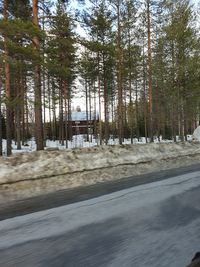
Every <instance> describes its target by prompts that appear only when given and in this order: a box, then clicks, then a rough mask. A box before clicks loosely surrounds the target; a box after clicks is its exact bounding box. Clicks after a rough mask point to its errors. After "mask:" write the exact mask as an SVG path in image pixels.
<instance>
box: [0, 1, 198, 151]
mask: <svg viewBox="0 0 200 267" xmlns="http://www.w3.org/2000/svg"><path fill="white" fill-rule="evenodd" d="M199 4H200V3H198V1H192V0H191V1H189V0H85V1H78V0H77V1H75V0H72V1H65V0H56V1H52V0H0V155H2V143H3V139H6V149H7V155H8V156H9V155H11V154H12V140H14V141H15V142H16V144H17V149H19V150H20V149H21V146H22V145H23V144H25V143H26V141H27V140H28V139H30V138H34V140H35V141H36V146H37V150H43V149H44V148H45V144H46V140H47V139H50V140H59V142H60V143H61V144H62V145H63V146H66V147H67V144H68V142H67V140H71V139H72V137H73V130H72V120H71V114H72V110H73V105H72V101H73V100H74V99H78V98H81V99H82V101H84V103H85V105H84V106H85V107H84V109H85V111H86V114H87V125H88V132H87V138H90V131H89V130H90V121H91V116H90V114H91V113H93V114H96V115H95V116H96V119H95V125H94V126H95V127H94V129H93V133H92V134H93V135H94V136H96V138H98V140H99V144H108V140H109V139H110V138H117V139H118V140H119V144H122V143H123V140H124V139H125V138H129V139H130V140H131V143H132V142H133V139H134V138H137V139H139V138H140V137H145V138H146V140H148V142H153V140H154V138H155V137H158V138H159V137H160V136H162V138H163V139H170V140H173V141H175V142H176V141H177V136H178V137H179V139H180V140H181V141H184V140H186V141H187V135H188V134H192V133H193V131H194V129H195V128H196V127H197V126H198V125H199V121H200V15H199V14H200V5H199ZM97 117H98V119H97Z"/></svg>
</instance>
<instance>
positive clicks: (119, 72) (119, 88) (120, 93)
mask: <svg viewBox="0 0 200 267" xmlns="http://www.w3.org/2000/svg"><path fill="white" fill-rule="evenodd" d="M117 91H118V137H119V144H122V141H123V89H122V49H121V25H120V1H119V0H118V1H117Z"/></svg>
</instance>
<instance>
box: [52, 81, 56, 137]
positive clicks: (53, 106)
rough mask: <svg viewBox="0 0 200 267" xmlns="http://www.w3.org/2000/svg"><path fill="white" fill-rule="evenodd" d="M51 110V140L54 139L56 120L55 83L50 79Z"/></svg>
mask: <svg viewBox="0 0 200 267" xmlns="http://www.w3.org/2000/svg"><path fill="white" fill-rule="evenodd" d="M52 112H53V114H52V115H53V123H52V136H53V141H55V140H56V137H57V125H56V124H57V122H56V93H55V83H54V80H53V79H52Z"/></svg>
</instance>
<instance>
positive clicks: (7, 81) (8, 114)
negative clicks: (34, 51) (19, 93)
mask: <svg viewBox="0 0 200 267" xmlns="http://www.w3.org/2000/svg"><path fill="white" fill-rule="evenodd" d="M4 19H5V20H6V21H7V20H8V1H7V0H4ZM7 41H8V40H7V36H6V35H4V50H5V53H4V55H5V94H6V147H7V156H10V155H11V154H12V116H11V112H12V109H11V91H10V65H9V63H8V57H9V53H8V46H7Z"/></svg>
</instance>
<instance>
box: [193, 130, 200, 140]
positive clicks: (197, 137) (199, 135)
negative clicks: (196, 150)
mask: <svg viewBox="0 0 200 267" xmlns="http://www.w3.org/2000/svg"><path fill="white" fill-rule="evenodd" d="M193 138H194V139H195V140H196V141H200V126H198V127H197V128H196V129H195V130H194V133H193Z"/></svg>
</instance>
